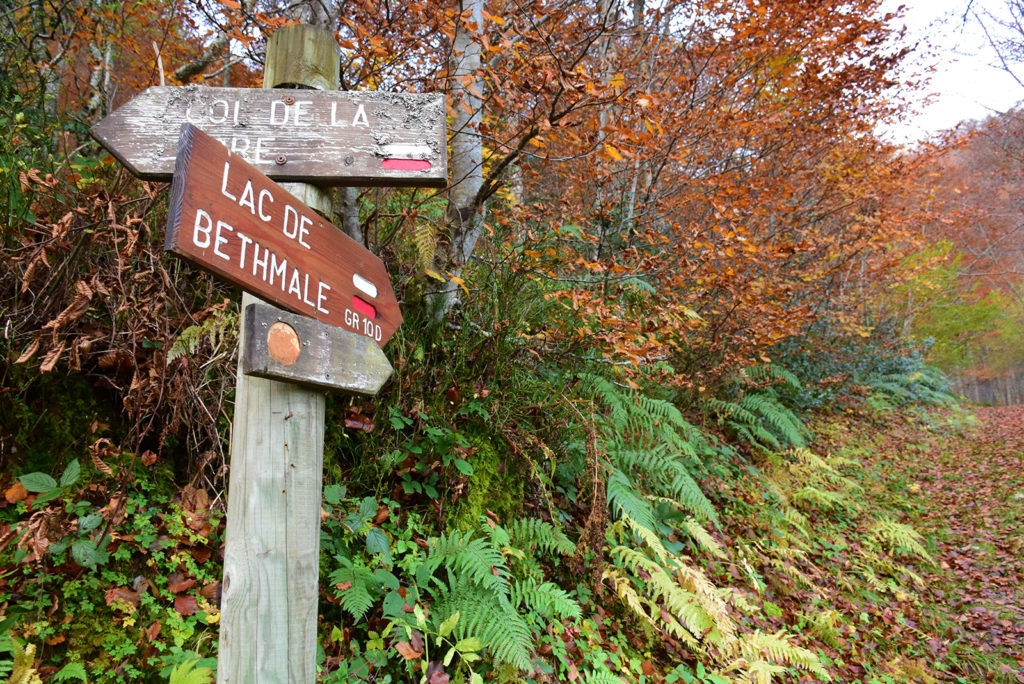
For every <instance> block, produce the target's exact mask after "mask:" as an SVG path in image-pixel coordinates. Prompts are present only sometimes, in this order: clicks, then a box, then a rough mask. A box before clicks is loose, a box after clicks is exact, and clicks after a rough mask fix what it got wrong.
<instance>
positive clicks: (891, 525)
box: [868, 518, 935, 563]
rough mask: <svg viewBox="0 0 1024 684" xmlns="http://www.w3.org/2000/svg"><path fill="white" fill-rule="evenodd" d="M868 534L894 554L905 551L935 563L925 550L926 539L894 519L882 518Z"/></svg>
mask: <svg viewBox="0 0 1024 684" xmlns="http://www.w3.org/2000/svg"><path fill="white" fill-rule="evenodd" d="M868 533H869V535H870V536H871V538H872V539H873V541H874V542H875V543H876V544H881V545H882V546H883V547H885V548H887V549H888V550H889V551H891V552H893V553H898V552H900V551H905V552H907V553H910V554H911V555H913V556H917V557H918V558H921V559H922V560H925V561H928V562H929V563H934V562H935V560H934V559H933V558H932V556H931V554H930V553H928V550H927V549H925V548H924V544H923V543H922V542H923V541H924V539H923V538H922V537H921V535H920V534H918V532H917V531H916V530H915V529H914V528H913V527H911V526H910V525H904V524H903V523H898V522H896V521H895V520H893V519H892V518H882V519H881V520H879V521H878V522H876V523H875V524H874V525H872V526H871V528H870V529H869V530H868Z"/></svg>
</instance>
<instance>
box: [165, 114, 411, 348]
mask: <svg viewBox="0 0 1024 684" xmlns="http://www.w3.org/2000/svg"><path fill="white" fill-rule="evenodd" d="M165 246H166V248H167V250H168V251H170V252H173V253H175V254H178V255H179V256H183V257H185V258H187V259H190V260H191V261H194V262H195V263H197V264H198V265H200V266H202V267H203V268H205V269H206V270H208V271H211V272H213V273H215V274H216V275H218V276H221V277H222V278H226V279H227V280H230V281H231V282H233V283H236V284H238V285H239V286H240V287H241V288H242V289H244V290H247V291H248V292H251V293H253V294H254V295H256V296H258V297H261V298H263V299H266V300H267V301H270V302H273V303H275V304H277V305H278V306H280V307H283V308H285V309H289V310H291V311H295V312H296V313H300V314H304V315H306V316H310V317H312V318H315V319H317V320H319V321H323V322H324V323H327V324H328V325H334V326H337V327H339V328H344V329H346V330H351V331H352V332H355V333H358V334H360V335H365V336H367V337H370V338H372V339H373V340H374V341H375V342H376V343H377V344H378V345H381V346H383V345H384V343H385V342H387V341H388V339H390V338H391V335H392V334H393V333H394V332H395V330H396V329H397V328H398V326H399V325H401V323H402V313H401V311H399V309H398V301H397V300H396V299H395V293H394V291H393V290H392V288H391V280H390V278H389V277H388V272H387V269H385V267H384V263H383V262H382V261H381V260H380V259H379V258H377V257H376V256H375V255H374V254H373V253H372V252H370V251H369V250H367V249H366V248H365V247H363V246H362V245H360V244H359V243H357V242H356V241H355V240H353V239H351V238H350V237H348V236H347V235H345V234H344V233H342V232H341V231H340V230H338V229H337V228H335V227H334V226H333V225H332V224H331V223H330V222H328V221H327V220H326V219H324V218H323V217H321V216H320V215H319V214H317V213H316V212H314V211H313V210H312V209H309V208H308V207H306V206H305V205H304V204H302V203H301V202H300V201H299V200H297V199H296V198H295V196H294V195H292V194H291V193H289V192H287V191H286V190H284V189H283V188H282V187H281V186H279V185H277V184H276V183H274V182H273V181H271V180H270V179H269V178H267V177H266V176H264V175H263V174H261V173H260V172H259V171H257V170H256V168H255V167H253V166H252V165H251V164H248V163H246V162H245V161H244V160H242V158H241V157H239V156H238V155H236V154H232V153H231V152H229V151H228V149H227V148H226V147H225V146H224V145H222V144H220V143H219V142H217V141H216V140H214V139H213V138H211V137H210V136H209V135H206V134H205V133H203V132H202V131H200V130H199V129H198V128H196V127H195V126H193V125H191V124H185V125H184V126H182V127H181V134H180V137H179V142H178V153H177V166H176V168H175V171H174V181H173V184H172V186H171V202H170V207H169V209H168V216H167V237H166V241H165Z"/></svg>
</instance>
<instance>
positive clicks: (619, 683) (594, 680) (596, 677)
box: [583, 670, 626, 684]
mask: <svg viewBox="0 0 1024 684" xmlns="http://www.w3.org/2000/svg"><path fill="white" fill-rule="evenodd" d="M625 681H626V680H624V679H622V678H621V677H616V676H615V675H614V674H612V673H611V672H608V671H607V670H600V671H597V672H591V673H590V674H589V675H587V676H586V679H584V680H583V682H584V684H623V682H625Z"/></svg>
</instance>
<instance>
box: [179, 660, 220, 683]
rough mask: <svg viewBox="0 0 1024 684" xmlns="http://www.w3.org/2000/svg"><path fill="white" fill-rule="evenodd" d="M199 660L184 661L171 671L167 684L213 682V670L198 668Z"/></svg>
mask: <svg viewBox="0 0 1024 684" xmlns="http://www.w3.org/2000/svg"><path fill="white" fill-rule="evenodd" d="M198 664H199V660H198V659H195V660H186V661H185V662H183V663H178V664H177V665H175V666H174V669H173V670H171V675H170V678H169V680H168V684H209V683H210V682H212V681H213V670H211V669H210V668H208V667H199V666H198Z"/></svg>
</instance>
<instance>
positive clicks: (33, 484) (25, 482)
mask: <svg viewBox="0 0 1024 684" xmlns="http://www.w3.org/2000/svg"><path fill="white" fill-rule="evenodd" d="M18 481H19V482H21V486H22V487H24V488H25V489H27V490H28V491H30V492H37V493H39V492H48V491H50V490H53V489H56V488H57V481H56V480H54V479H53V478H52V477H50V476H49V475H47V474H46V473H38V472H36V473H29V474H28V475H22V476H21V477H19V478H18Z"/></svg>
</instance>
